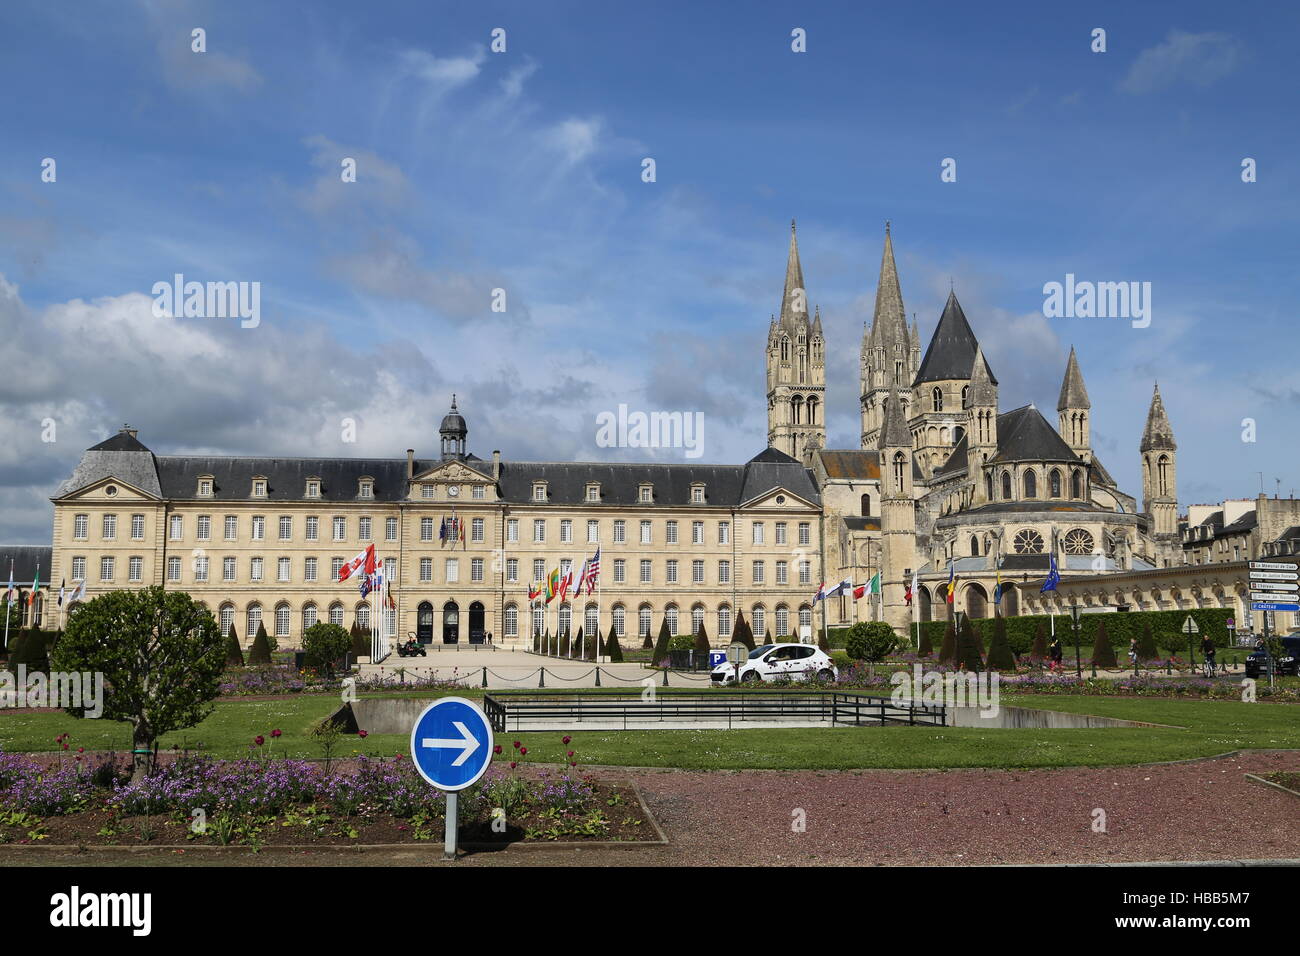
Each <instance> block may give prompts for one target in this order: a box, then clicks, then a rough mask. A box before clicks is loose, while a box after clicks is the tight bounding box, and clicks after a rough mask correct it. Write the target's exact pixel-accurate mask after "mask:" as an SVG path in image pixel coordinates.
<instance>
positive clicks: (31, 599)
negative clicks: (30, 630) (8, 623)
mask: <svg viewBox="0 0 1300 956" xmlns="http://www.w3.org/2000/svg"><path fill="white" fill-rule="evenodd" d="M40 591H41V566H40V565H39V564H38V565H36V580H34V581H32V593H31V594H29V595H27V606H28V607H31V606H32V605H33V604H35V603H36V595H37V594H39V593H40Z"/></svg>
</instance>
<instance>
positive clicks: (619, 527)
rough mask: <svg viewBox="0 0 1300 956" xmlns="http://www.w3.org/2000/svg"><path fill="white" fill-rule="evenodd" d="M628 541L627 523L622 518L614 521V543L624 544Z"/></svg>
mask: <svg viewBox="0 0 1300 956" xmlns="http://www.w3.org/2000/svg"><path fill="white" fill-rule="evenodd" d="M626 540H627V522H626V521H624V520H623V519H622V518H616V519H615V520H614V543H615V544H622V543H623V542H624V541H626Z"/></svg>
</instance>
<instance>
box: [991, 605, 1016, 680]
mask: <svg viewBox="0 0 1300 956" xmlns="http://www.w3.org/2000/svg"><path fill="white" fill-rule="evenodd" d="M1015 667H1016V655H1015V654H1013V653H1011V643H1010V642H1009V641H1008V640H1007V622H1006V621H1005V620H1004V619H1003V618H1002V615H1000V614H999V615H998V616H997V617H996V618H995V619H994V621H993V640H992V641H990V642H989V670H991V671H1009V670H1015Z"/></svg>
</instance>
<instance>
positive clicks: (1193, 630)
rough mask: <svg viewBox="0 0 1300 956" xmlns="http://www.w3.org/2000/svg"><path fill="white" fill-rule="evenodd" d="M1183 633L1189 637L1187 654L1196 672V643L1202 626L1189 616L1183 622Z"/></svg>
mask: <svg viewBox="0 0 1300 956" xmlns="http://www.w3.org/2000/svg"><path fill="white" fill-rule="evenodd" d="M1183 633H1184V634H1186V635H1187V653H1188V658H1187V659H1188V660H1189V661H1190V662H1191V668H1192V670H1196V645H1195V643H1194V641H1195V638H1196V635H1197V634H1200V633H1201V626H1200V625H1199V624H1197V623H1196V621H1195V620H1194V619H1193V618H1192V616H1191V615H1190V614H1189V615H1187V620H1185V621H1183Z"/></svg>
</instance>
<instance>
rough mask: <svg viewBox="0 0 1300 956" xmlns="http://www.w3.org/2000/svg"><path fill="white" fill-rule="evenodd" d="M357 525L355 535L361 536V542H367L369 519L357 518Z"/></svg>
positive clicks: (368, 538)
mask: <svg viewBox="0 0 1300 956" xmlns="http://www.w3.org/2000/svg"><path fill="white" fill-rule="evenodd" d="M357 525H358V527H357V534H359V535H360V536H361V540H362V541H369V540H370V527H371V520H370V519H369V518H358V519H357Z"/></svg>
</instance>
